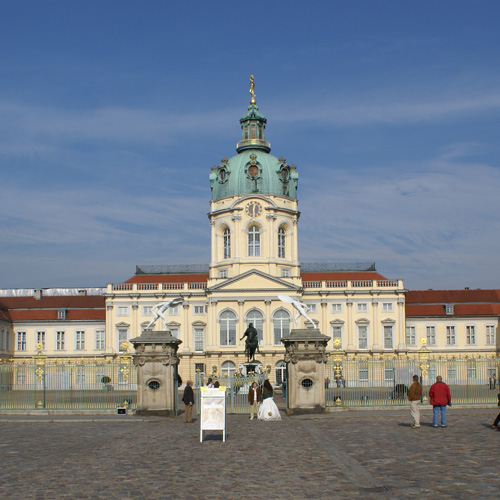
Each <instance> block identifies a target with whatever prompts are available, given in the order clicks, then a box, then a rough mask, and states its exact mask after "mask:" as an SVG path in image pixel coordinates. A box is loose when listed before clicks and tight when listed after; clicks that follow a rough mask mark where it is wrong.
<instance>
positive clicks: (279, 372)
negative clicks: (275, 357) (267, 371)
mask: <svg viewBox="0 0 500 500" xmlns="http://www.w3.org/2000/svg"><path fill="white" fill-rule="evenodd" d="M274 375H275V380H276V384H277V385H281V384H282V383H283V380H286V363H285V362H284V361H278V362H277V363H276V365H275V367H274Z"/></svg>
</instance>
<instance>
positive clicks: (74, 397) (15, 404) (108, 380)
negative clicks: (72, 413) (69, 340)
mask: <svg viewBox="0 0 500 500" xmlns="http://www.w3.org/2000/svg"><path fill="white" fill-rule="evenodd" d="M136 402H137V370H136V368H135V366H134V365H133V363H132V359H131V358H130V357H126V358H123V359H120V360H118V361H87V360H81V361H74V360H66V361H54V360H47V359H43V358H40V357H35V358H33V359H32V360H25V361H17V360H16V361H9V362H4V363H0V410H32V409H58V410H63V409H72V410H77V409H114V408H117V407H123V406H125V407H127V408H129V409H134V408H135V407H136Z"/></svg>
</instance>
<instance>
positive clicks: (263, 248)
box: [208, 76, 300, 287]
mask: <svg viewBox="0 0 500 500" xmlns="http://www.w3.org/2000/svg"><path fill="white" fill-rule="evenodd" d="M254 88H255V86H254V80H253V76H251V77H250V94H251V96H252V97H251V99H250V105H249V106H248V111H247V113H246V114H244V115H243V116H242V117H241V119H240V124H241V140H240V141H239V142H238V143H237V145H236V152H237V154H236V155H235V156H233V157H232V158H230V159H227V158H226V157H224V158H222V160H221V162H220V164H219V166H214V167H212V172H211V174H210V185H211V190H212V200H211V203H210V213H209V214H208V217H209V220H210V224H211V226H212V230H211V259H210V277H209V282H208V286H209V287H211V286H214V285H216V284H218V283H221V281H224V280H227V279H231V278H235V277H237V276H240V275H242V274H244V273H246V272H249V271H258V272H260V273H264V274H266V275H269V276H272V277H275V278H280V279H284V280H286V281H288V282H289V283H293V284H295V285H299V284H300V267H299V261H298V255H297V223H298V220H299V215H300V213H299V212H298V211H297V183H298V173H297V171H296V167H295V165H288V164H287V161H286V159H285V158H284V157H283V156H282V157H280V158H276V157H275V156H273V155H271V154H270V151H271V146H270V144H269V142H268V141H267V140H266V137H265V128H266V123H267V120H266V118H265V117H264V116H263V115H262V114H260V113H259V108H258V106H257V102H256V99H255V93H254Z"/></svg>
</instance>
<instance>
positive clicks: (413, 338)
mask: <svg viewBox="0 0 500 500" xmlns="http://www.w3.org/2000/svg"><path fill="white" fill-rule="evenodd" d="M405 340H406V345H412V346H414V345H417V331H416V327H414V326H412V325H410V326H407V327H406V338H405Z"/></svg>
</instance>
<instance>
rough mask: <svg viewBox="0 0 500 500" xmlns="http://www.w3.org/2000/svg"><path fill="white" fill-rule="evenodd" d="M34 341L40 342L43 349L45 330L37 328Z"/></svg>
mask: <svg viewBox="0 0 500 500" xmlns="http://www.w3.org/2000/svg"><path fill="white" fill-rule="evenodd" d="M36 343H37V344H42V349H45V345H46V344H45V331H44V330H39V331H37V332H36Z"/></svg>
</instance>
